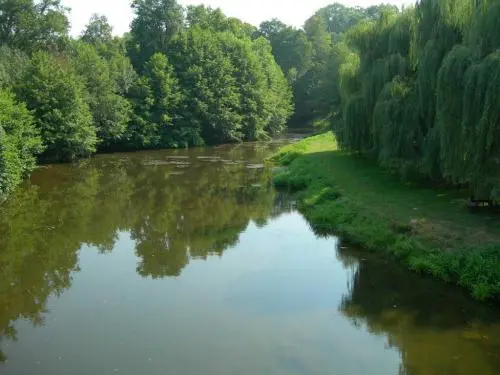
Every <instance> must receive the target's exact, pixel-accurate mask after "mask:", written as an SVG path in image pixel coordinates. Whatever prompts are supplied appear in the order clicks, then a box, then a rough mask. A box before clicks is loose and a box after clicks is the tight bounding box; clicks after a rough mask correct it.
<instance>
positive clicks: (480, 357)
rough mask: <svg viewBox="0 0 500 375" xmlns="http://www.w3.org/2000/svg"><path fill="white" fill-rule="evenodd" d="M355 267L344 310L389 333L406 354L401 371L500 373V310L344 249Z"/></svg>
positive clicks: (409, 374) (415, 374) (361, 323)
mask: <svg viewBox="0 0 500 375" xmlns="http://www.w3.org/2000/svg"><path fill="white" fill-rule="evenodd" d="M339 257H340V259H341V260H343V261H344V262H345V263H346V264H347V265H349V266H350V267H351V269H353V270H354V272H353V275H352V278H351V280H350V282H349V288H348V293H347V294H345V295H344V297H343V299H342V301H341V304H340V311H342V313H343V314H345V316H347V317H348V318H349V319H350V320H351V322H352V324H353V325H354V326H355V327H358V328H360V329H361V328H366V329H367V330H368V331H369V332H370V333H371V334H374V335H383V336H385V337H387V344H388V345H389V346H390V347H393V348H396V349H398V350H399V352H400V353H401V360H402V363H401V369H400V372H399V374H400V375H442V374H453V375H469V374H485V375H486V374H488V375H490V374H491V375H494V374H498V373H500V372H499V371H500V314H499V310H498V309H495V308H492V307H490V306H487V305H485V304H480V303H476V302H474V301H471V300H470V298H469V297H468V296H467V295H466V294H465V293H462V292H461V291H458V290H457V289H455V288H454V287H451V286H447V285H443V284H441V283H436V282H435V281H433V280H432V279H430V278H422V277H419V276H416V275H414V274H410V273H408V272H407V271H406V270H403V269H401V268H400V267H398V266H397V265H395V264H393V263H391V262H388V261H384V260H381V259H376V258H369V259H365V260H364V261H359V260H360V259H363V258H364V257H366V254H363V253H362V252H354V251H352V250H349V249H346V248H343V249H339Z"/></svg>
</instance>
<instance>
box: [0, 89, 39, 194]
mask: <svg viewBox="0 0 500 375" xmlns="http://www.w3.org/2000/svg"><path fill="white" fill-rule="evenodd" d="M42 150H43V147H42V142H41V138H40V136H39V133H38V131H37V130H36V128H35V126H34V121H33V117H32V116H31V114H30V113H29V112H28V110H27V109H26V106H25V105H24V104H19V103H16V101H15V99H14V96H13V95H12V94H11V93H9V92H7V91H4V90H0V200H2V199H3V198H4V197H5V195H6V194H7V193H9V192H11V191H12V190H13V189H14V187H16V185H18V184H19V183H20V182H21V179H22V178H23V177H25V176H26V175H27V174H28V173H30V172H31V171H32V170H33V169H34V168H35V165H36V155H37V154H39V153H40V152H41V151H42Z"/></svg>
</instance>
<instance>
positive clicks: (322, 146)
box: [273, 133, 500, 299]
mask: <svg viewBox="0 0 500 375" xmlns="http://www.w3.org/2000/svg"><path fill="white" fill-rule="evenodd" d="M273 161H274V162H275V163H277V164H279V165H281V166H283V168H279V169H277V171H276V174H275V177H274V183H275V185H276V186H277V187H278V188H285V189H289V190H291V191H292V192H294V193H296V194H297V198H298V202H299V209H300V210H301V212H302V213H303V214H304V215H305V216H306V218H307V219H308V220H309V221H310V223H311V225H312V226H313V227H314V228H315V230H316V231H318V232H320V233H335V234H337V235H339V236H340V237H341V238H342V239H343V240H344V241H346V242H349V243H352V244H355V245H360V246H362V247H363V248H365V249H367V250H370V251H383V252H386V253H388V254H390V255H391V256H392V257H394V258H396V259H397V260H398V261H399V262H401V263H403V264H404V265H406V266H408V268H410V269H411V270H413V271H416V272H420V273H424V274H431V275H433V276H434V277H436V278H438V279H442V280H445V281H447V282H452V283H456V284H458V285H460V286H462V287H465V288H467V289H468V290H470V292H471V293H472V295H473V296H474V297H475V298H477V299H488V298H498V297H500V216H499V215H498V214H497V215H494V214H493V213H482V212H481V213H471V212H470V211H469V210H467V208H466V205H465V203H466V195H465V194H466V192H463V191H462V192H461V191H451V190H437V189H429V188H425V187H422V186H418V185H417V184H410V183H404V182H401V181H400V180H399V179H398V178H396V177H394V176H392V175H390V174H389V173H388V172H386V171H384V170H382V169H380V168H378V167H376V166H375V165H373V164H372V163H370V162H368V161H366V160H364V159H361V158H360V157H357V156H353V155H349V154H347V153H345V152H342V151H339V150H337V146H336V143H335V140H334V138H333V135H332V134H331V133H326V134H322V135H319V136H315V137H311V138H307V139H304V140H302V141H300V142H297V143H295V144H291V145H288V146H286V147H284V148H282V149H281V150H280V152H279V153H278V154H276V155H274V157H273Z"/></svg>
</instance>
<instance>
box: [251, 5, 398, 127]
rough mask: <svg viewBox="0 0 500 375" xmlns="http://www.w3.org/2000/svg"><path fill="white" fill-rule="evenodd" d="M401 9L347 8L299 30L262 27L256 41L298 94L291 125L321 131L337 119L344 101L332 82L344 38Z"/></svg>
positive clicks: (271, 24)
mask: <svg viewBox="0 0 500 375" xmlns="http://www.w3.org/2000/svg"><path fill="white" fill-rule="evenodd" d="M388 11H392V12H396V11H397V7H395V6H391V5H384V4H381V5H376V6H371V7H368V8H361V7H346V6H344V5H342V4H339V3H334V4H331V5H329V6H327V7H325V8H322V9H320V10H318V11H317V12H316V13H315V14H314V15H313V16H311V17H310V18H309V19H308V20H307V21H306V22H305V24H304V27H303V28H301V29H297V28H294V27H291V26H287V25H285V24H284V23H282V22H281V21H279V20H278V19H273V20H270V21H266V22H263V23H262V24H261V25H260V27H259V30H258V32H257V34H256V35H263V36H265V37H266V38H267V39H268V40H269V41H270V43H271V45H272V47H273V54H274V57H275V59H276V62H277V63H278V64H279V65H280V67H281V68H282V70H283V72H284V73H285V75H286V76H287V78H288V81H289V83H290V85H291V86H292V88H293V94H294V102H295V113H294V115H293V117H292V118H291V120H290V123H289V125H290V126H292V127H298V128H307V127H310V126H311V125H312V124H313V123H314V124H318V125H320V126H321V125H322V124H324V123H326V122H328V121H329V119H330V118H331V117H332V116H335V115H336V113H337V109H336V108H335V107H337V106H338V104H339V101H340V97H339V95H338V92H337V91H336V86H335V85H334V84H332V81H334V80H336V75H337V71H338V59H337V57H336V56H337V54H338V50H337V48H336V45H338V44H339V43H340V42H341V41H342V40H343V39H344V36H345V32H346V31H347V30H348V29H350V28H352V27H353V26H355V25H356V24H358V23H359V22H361V21H363V20H377V19H378V18H379V17H380V15H381V14H382V13H384V12H388Z"/></svg>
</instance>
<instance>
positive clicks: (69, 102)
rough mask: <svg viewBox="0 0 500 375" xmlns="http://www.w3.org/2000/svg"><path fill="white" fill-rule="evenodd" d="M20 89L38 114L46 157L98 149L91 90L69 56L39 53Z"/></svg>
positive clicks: (71, 156)
mask: <svg viewBox="0 0 500 375" xmlns="http://www.w3.org/2000/svg"><path fill="white" fill-rule="evenodd" d="M17 92H18V95H19V97H20V98H22V99H23V100H24V101H25V102H26V104H27V106H28V108H29V109H30V110H31V111H32V112H33V115H34V116H35V123H36V126H37V128H38V129H39V131H40V133H41V135H42V139H43V143H44V144H45V145H46V147H47V148H46V151H45V152H44V154H43V156H44V157H45V158H47V159H55V160H71V159H74V158H77V157H81V156H88V155H90V154H91V153H93V152H95V151H96V143H97V137H96V128H95V126H94V125H93V124H92V115H91V113H90V110H89V107H88V104H87V103H86V99H87V95H88V93H87V92H86V90H85V86H84V83H83V82H82V80H81V78H80V77H79V76H78V75H77V74H76V72H75V71H74V69H73V67H72V66H71V62H70V61H69V60H68V59H67V58H64V57H56V56H51V55H49V54H48V53H46V52H38V53H36V54H35V55H34V56H33V58H32V60H31V64H30V66H29V68H28V69H27V71H26V73H25V77H24V79H23V82H22V84H20V85H19V87H18V88H17Z"/></svg>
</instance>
